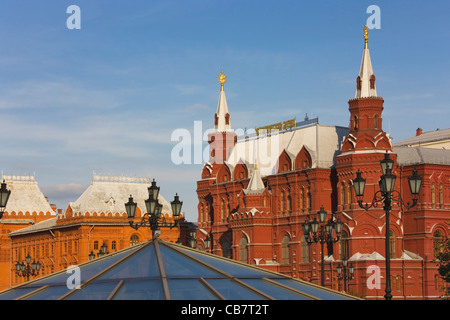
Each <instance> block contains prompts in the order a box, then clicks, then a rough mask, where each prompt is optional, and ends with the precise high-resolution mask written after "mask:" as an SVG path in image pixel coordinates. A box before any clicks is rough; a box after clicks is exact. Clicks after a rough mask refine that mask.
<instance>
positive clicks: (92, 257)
mask: <svg viewBox="0 0 450 320" xmlns="http://www.w3.org/2000/svg"><path fill="white" fill-rule="evenodd" d="M88 257H89V260H94V259H95V254H94V251H91V253H90V254H89V256H88Z"/></svg>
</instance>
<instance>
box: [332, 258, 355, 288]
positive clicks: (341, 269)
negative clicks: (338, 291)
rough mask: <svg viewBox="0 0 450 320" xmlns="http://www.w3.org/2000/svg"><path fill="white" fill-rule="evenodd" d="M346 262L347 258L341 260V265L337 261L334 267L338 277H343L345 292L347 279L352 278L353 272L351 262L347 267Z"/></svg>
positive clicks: (340, 278)
mask: <svg viewBox="0 0 450 320" xmlns="http://www.w3.org/2000/svg"><path fill="white" fill-rule="evenodd" d="M347 262H348V260H345V259H344V260H342V265H341V264H340V263H339V265H338V266H337V267H336V271H337V273H338V279H339V280H342V279H344V291H345V292H347V280H352V279H353V274H354V272H355V268H354V267H353V264H351V263H350V265H349V266H348V268H347Z"/></svg>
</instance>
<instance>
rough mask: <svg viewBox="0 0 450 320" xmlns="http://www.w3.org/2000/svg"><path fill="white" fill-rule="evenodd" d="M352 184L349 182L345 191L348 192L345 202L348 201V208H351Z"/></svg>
mask: <svg viewBox="0 0 450 320" xmlns="http://www.w3.org/2000/svg"><path fill="white" fill-rule="evenodd" d="M352 189H353V188H352V184H351V183H349V184H348V189H347V192H348V195H347V202H348V209H351V208H352V201H353V197H352Z"/></svg>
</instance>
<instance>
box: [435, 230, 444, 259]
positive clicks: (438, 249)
mask: <svg viewBox="0 0 450 320" xmlns="http://www.w3.org/2000/svg"><path fill="white" fill-rule="evenodd" d="M443 249H444V235H443V234H442V231H441V230H436V231H435V232H434V233H433V251H434V257H435V258H436V259H437V258H438V257H439V254H440V253H442V251H443Z"/></svg>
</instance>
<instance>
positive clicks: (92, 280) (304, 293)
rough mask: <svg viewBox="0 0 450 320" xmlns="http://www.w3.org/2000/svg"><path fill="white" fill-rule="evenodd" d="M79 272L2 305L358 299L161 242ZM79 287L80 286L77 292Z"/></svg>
mask: <svg viewBox="0 0 450 320" xmlns="http://www.w3.org/2000/svg"><path fill="white" fill-rule="evenodd" d="M77 267H78V268H79V269H78V272H77V273H76V272H75V273H72V272H66V271H65V270H64V271H60V272H57V273H54V274H52V275H49V276H46V277H42V278H39V279H37V280H34V281H30V282H27V283H25V284H22V285H19V286H17V287H14V288H11V289H8V290H5V291H3V292H0V300H13V299H18V300H111V299H112V300H218V299H219V300H258V299H269V300H342V299H343V300H352V299H356V298H355V297H352V296H349V295H346V294H342V293H339V292H337V291H333V290H330V289H327V288H323V287H320V286H317V285H315V284H312V283H309V282H304V281H300V280H297V279H294V278H290V277H287V276H285V275H282V274H278V273H275V272H270V271H266V270H264V269H261V268H259V267H256V266H251V265H247V264H243V263H240V262H237V261H234V260H230V259H227V258H223V257H219V256H216V255H212V254H209V253H205V252H202V251H198V250H193V249H190V248H187V247H183V246H180V245H177V244H173V243H169V242H166V241H163V240H158V239H156V240H152V241H149V242H146V243H142V244H139V245H137V246H133V247H130V248H127V249H124V250H121V251H118V252H116V253H113V254H109V255H107V256H104V257H102V258H99V259H96V260H93V261H89V262H86V263H84V264H81V265H79V266H77ZM77 276H78V277H79V278H78V279H79V282H73V280H74V279H75V277H77ZM75 283H78V284H79V285H80V286H79V288H75V289H72V288H73V286H74V284H75Z"/></svg>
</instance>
